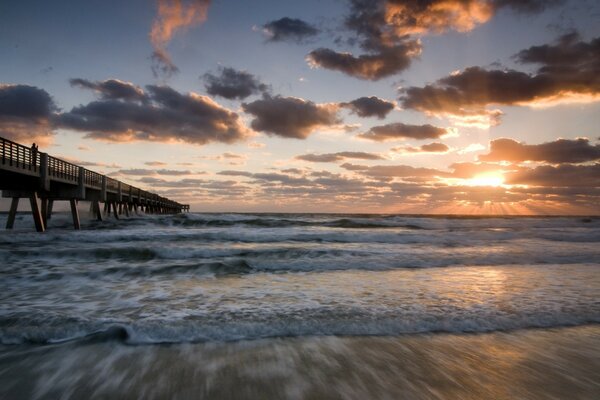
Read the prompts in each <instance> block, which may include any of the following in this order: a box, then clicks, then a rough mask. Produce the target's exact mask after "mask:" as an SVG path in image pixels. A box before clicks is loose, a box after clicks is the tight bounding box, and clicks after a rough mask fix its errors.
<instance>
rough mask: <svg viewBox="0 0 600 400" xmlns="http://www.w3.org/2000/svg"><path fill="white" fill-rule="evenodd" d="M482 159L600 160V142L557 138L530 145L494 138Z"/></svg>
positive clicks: (558, 161) (571, 161) (563, 161)
mask: <svg viewBox="0 0 600 400" xmlns="http://www.w3.org/2000/svg"><path fill="white" fill-rule="evenodd" d="M479 159H480V160H481V161H496V162H498V161H509V162H522V161H542V162H547V163H552V164H559V163H584V162H590V161H596V160H600V144H597V145H591V144H590V141H589V140H588V139H587V138H578V139H573V140H571V139H557V140H555V141H553V142H546V143H541V144H534V145H529V144H525V143H522V142H517V141H516V140H514V139H510V138H501V139H496V140H492V142H491V143H490V152H489V153H488V154H482V155H480V156H479Z"/></svg>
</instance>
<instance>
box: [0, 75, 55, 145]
mask: <svg viewBox="0 0 600 400" xmlns="http://www.w3.org/2000/svg"><path fill="white" fill-rule="evenodd" d="M57 111H58V109H57V107H56V105H55V104H54V101H53V100H52V98H51V97H50V95H49V94H48V93H47V92H46V91H45V90H43V89H40V88H37V87H35V86H28V85H8V84H1V83H0V134H1V135H2V136H3V137H5V138H7V139H11V140H14V141H17V142H26V143H28V142H30V141H32V140H36V141H38V142H39V143H38V144H42V145H47V144H48V143H49V142H50V141H51V139H52V136H53V132H52V128H53V120H54V118H55V115H56V112H57Z"/></svg>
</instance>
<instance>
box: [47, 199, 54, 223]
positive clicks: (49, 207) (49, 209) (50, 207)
mask: <svg viewBox="0 0 600 400" xmlns="http://www.w3.org/2000/svg"><path fill="white" fill-rule="evenodd" d="M53 207H54V200H52V199H48V211H46V218H48V219H51V218H52V208H53Z"/></svg>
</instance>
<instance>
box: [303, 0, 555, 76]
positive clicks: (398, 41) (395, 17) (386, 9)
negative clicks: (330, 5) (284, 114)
mask: <svg viewBox="0 0 600 400" xmlns="http://www.w3.org/2000/svg"><path fill="white" fill-rule="evenodd" d="M349 3H350V11H349V13H348V15H347V17H346V20H345V26H346V28H347V29H348V30H350V32H352V33H353V35H354V36H353V37H351V38H350V39H349V40H348V42H349V43H355V42H358V44H359V45H360V47H361V48H362V49H363V50H364V51H365V54H362V55H358V56H356V55H353V54H351V53H348V52H339V51H335V50H331V49H327V48H320V49H317V50H314V51H312V52H311V53H310V54H309V55H308V56H307V60H308V62H309V63H310V64H311V65H312V66H315V67H321V68H326V69H332V70H337V71H341V72H343V73H345V74H347V75H350V76H353V77H356V78H360V79H369V80H378V79H382V78H385V77H388V76H391V75H394V74H397V73H399V72H402V71H404V70H405V69H407V68H408V67H409V66H410V64H411V61H412V59H413V58H415V57H416V56H418V55H419V54H420V53H421V44H420V42H419V41H418V40H415V39H414V35H423V34H428V33H443V32H446V31H448V30H455V31H459V32H467V31H471V30H472V29H474V28H475V27H476V26H478V25H480V24H483V23H486V22H487V21H488V20H489V19H490V18H492V17H493V16H494V14H495V13H496V12H497V11H498V10H500V9H502V8H510V9H512V10H514V11H516V12H529V13H532V12H537V11H541V10H543V9H544V8H545V7H546V6H548V5H551V4H555V3H557V1H554V0H551V1H542V0H524V1H516V0H498V1H493V0H425V1H421V0H350V1H349ZM411 35H413V36H411Z"/></svg>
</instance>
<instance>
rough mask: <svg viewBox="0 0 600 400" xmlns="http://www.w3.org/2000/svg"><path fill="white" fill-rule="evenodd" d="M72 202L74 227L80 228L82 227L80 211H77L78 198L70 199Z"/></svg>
mask: <svg viewBox="0 0 600 400" xmlns="http://www.w3.org/2000/svg"><path fill="white" fill-rule="evenodd" d="M69 202H70V203H71V215H72V216H73V228H75V229H77V230H79V229H81V225H80V223H79V212H78V211H77V200H75V199H70V200H69Z"/></svg>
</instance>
